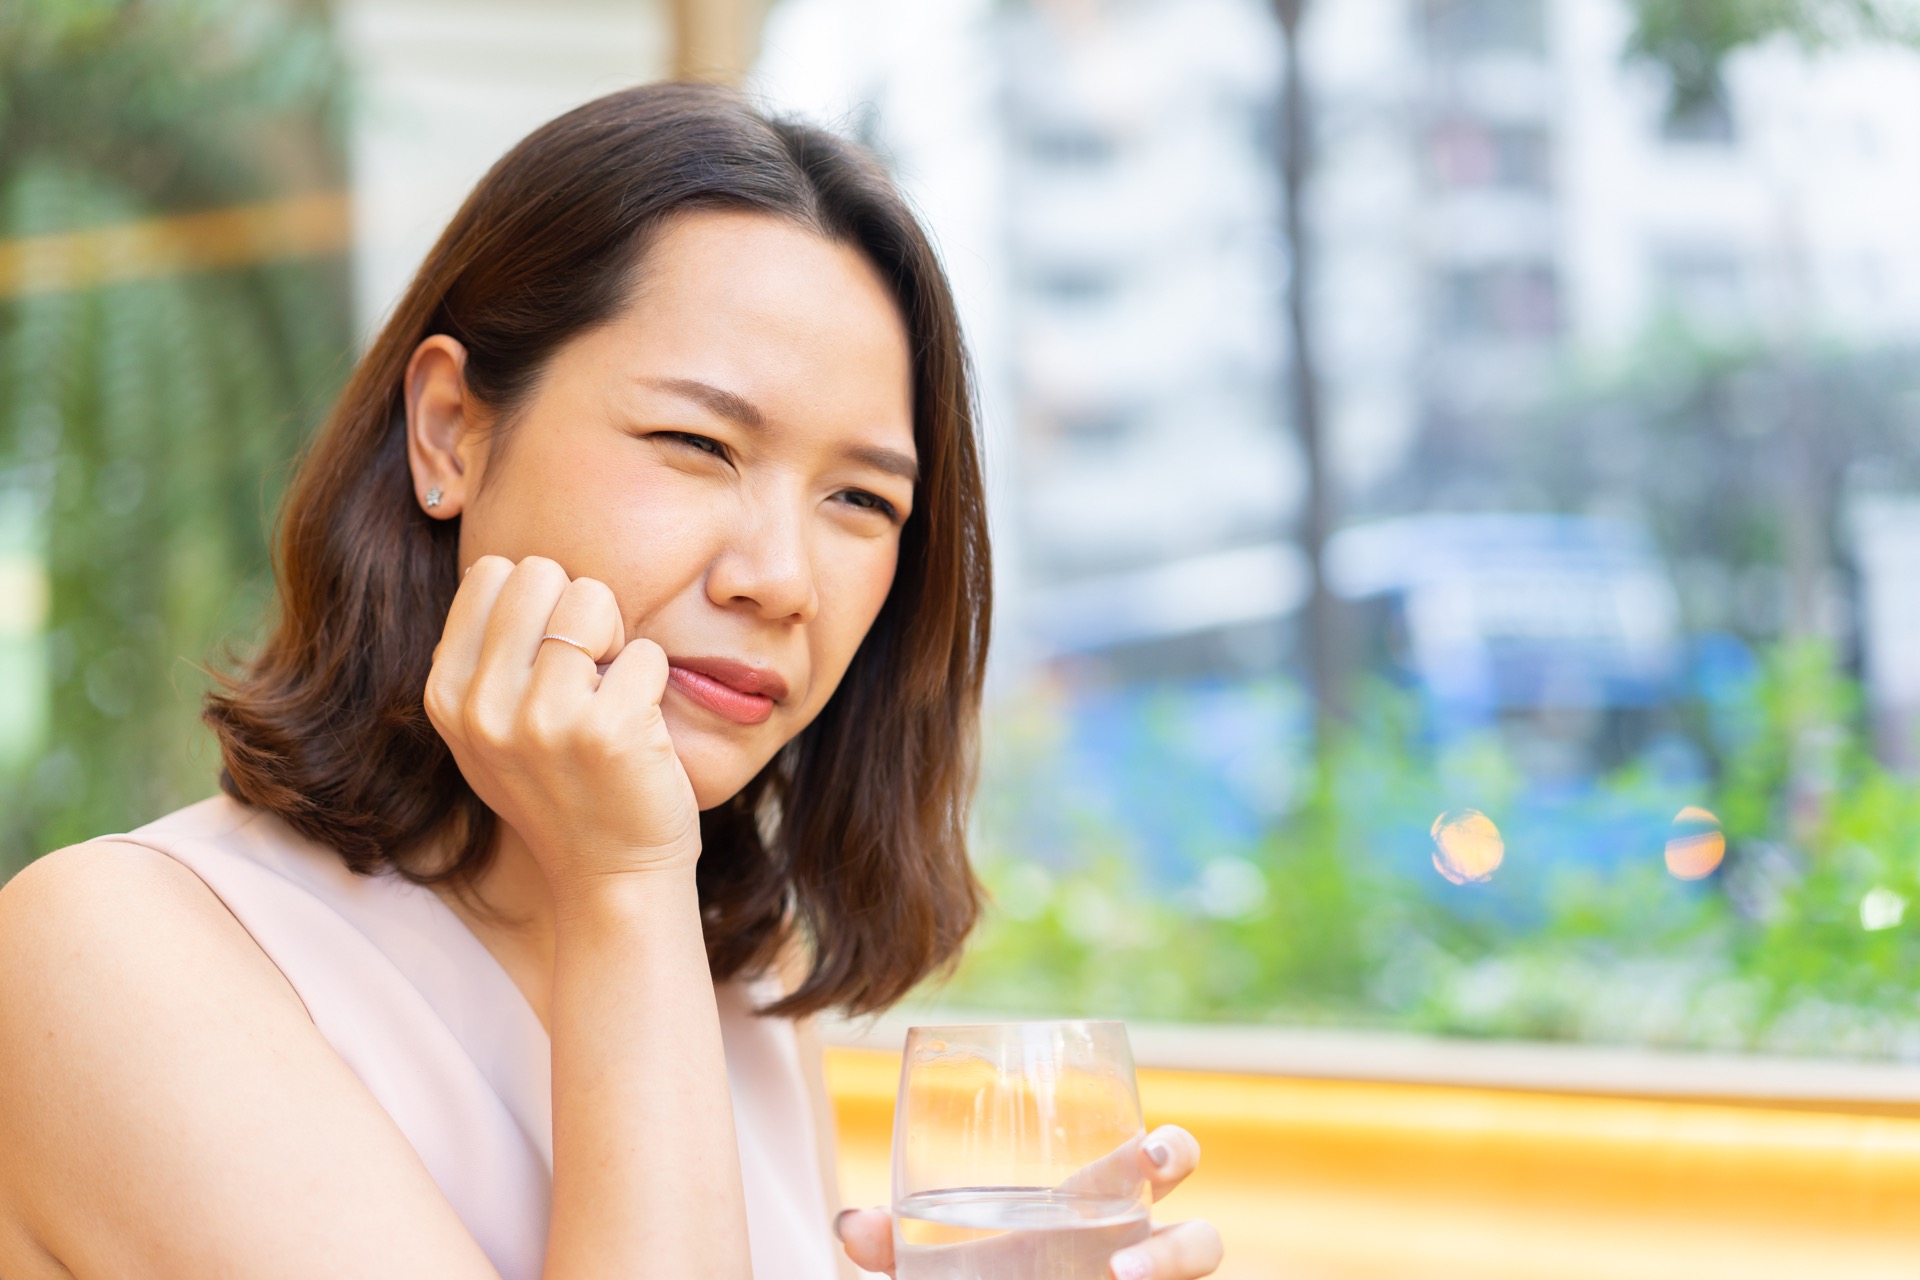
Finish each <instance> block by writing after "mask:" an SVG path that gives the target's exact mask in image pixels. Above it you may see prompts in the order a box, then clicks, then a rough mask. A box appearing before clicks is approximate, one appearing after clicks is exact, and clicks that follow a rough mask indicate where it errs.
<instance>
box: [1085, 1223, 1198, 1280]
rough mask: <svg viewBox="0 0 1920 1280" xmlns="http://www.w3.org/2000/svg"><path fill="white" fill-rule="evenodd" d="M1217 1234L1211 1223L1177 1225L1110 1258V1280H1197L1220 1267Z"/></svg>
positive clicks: (1165, 1228)
mask: <svg viewBox="0 0 1920 1280" xmlns="http://www.w3.org/2000/svg"><path fill="white" fill-rule="evenodd" d="M1220 1256H1221V1248H1220V1233H1219V1232H1218V1231H1216V1230H1214V1228H1213V1224H1212V1223H1211V1222H1198V1221H1196V1222H1176V1223H1174V1224H1173V1225H1172V1226H1168V1227H1161V1228H1160V1229H1159V1230H1158V1231H1156V1232H1154V1233H1153V1234H1152V1235H1151V1236H1149V1237H1148V1238H1147V1239H1146V1240H1145V1241H1144V1242H1143V1243H1140V1244H1136V1245H1132V1246H1129V1247H1128V1248H1125V1249H1122V1250H1121V1251H1120V1252H1118V1253H1116V1254H1114V1255H1113V1261H1112V1262H1110V1263H1109V1264H1108V1268H1107V1269H1108V1271H1109V1272H1111V1274H1112V1275H1113V1280H1198V1277H1200V1276H1210V1275H1212V1274H1213V1273H1214V1271H1215V1270H1216V1269H1217V1268H1218V1267H1219V1266H1220Z"/></svg>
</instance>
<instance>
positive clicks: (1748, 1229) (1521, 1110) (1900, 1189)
mask: <svg viewBox="0 0 1920 1280" xmlns="http://www.w3.org/2000/svg"><path fill="white" fill-rule="evenodd" d="M827 1080H828V1087H829V1089H830V1090H831V1092H832V1095H833V1099H834V1106H835V1109H836V1112H837V1116H838V1122H839V1136H840V1161H841V1172H842V1179H843V1183H844V1186H845V1190H846V1194H847V1202H848V1203H849V1204H884V1203H885V1202H886V1201H887V1198H888V1193H887V1162H888V1146H889V1142H890V1134H891V1129H892V1123H893V1097H894V1090H895V1087H896V1085H897V1083H898V1081H899V1057H898V1055H897V1054H893V1053H887V1052H881V1051H875V1050H869V1049H853V1048H833V1049H829V1050H828V1054H827ZM1140 1092H1141V1099H1142V1102H1143V1104H1144V1106H1145V1108H1146V1112H1147V1123H1148V1125H1149V1126H1152V1125H1154V1124H1160V1123H1166V1122H1175V1123H1179V1124H1182V1125H1184V1126H1186V1127H1187V1128H1188V1129H1191V1130H1192V1131H1193V1133H1194V1134H1195V1135H1196V1136H1197V1137H1198V1138H1199V1139H1200V1143H1201V1146H1202V1147H1203V1149H1204V1151H1205V1160H1204V1164H1203V1166H1202V1168H1201V1171H1200V1172H1199V1173H1198V1174H1196V1175H1195V1176H1194V1178H1193V1179H1191V1180H1190V1182H1189V1183H1188V1185H1186V1186H1185V1187H1183V1188H1182V1189H1181V1190H1180V1191H1179V1192H1177V1193H1176V1194H1175V1195H1174V1196H1173V1197H1171V1198H1170V1199H1169V1200H1168V1201H1167V1202H1166V1203H1165V1204H1164V1205H1163V1206H1162V1212H1161V1215H1160V1216H1161V1217H1163V1218H1181V1217H1206V1218H1209V1219H1211V1220H1212V1221H1213V1222H1214V1223H1216V1224H1217V1225H1218V1226H1219V1228H1220V1231H1221V1233H1222V1235H1223V1236H1224V1237H1225V1238H1226V1241H1227V1256H1228V1262H1227V1265H1226V1266H1225V1267H1224V1268H1223V1269H1222V1271H1221V1272H1220V1274H1221V1276H1223V1277H1225V1278H1226V1280H1267V1278H1268V1277H1272V1278H1273V1280H1361V1278H1363V1277H1364V1278H1366V1280H1375V1278H1379V1280H1386V1278H1388V1277H1391V1278H1392V1280H1519V1278H1521V1277H1525V1278H1526V1280H1603V1278H1604V1280H1663V1278H1665V1277H1686V1278H1687V1280H1717V1278H1718V1277H1729V1278H1738V1280H1773V1278H1775V1277H1778V1278H1779V1280H1789V1278H1791V1280H1828V1278H1832V1280H1867V1278H1868V1277H1902V1278H1903V1280H1915V1278H1920V1118H1916V1117H1914V1116H1912V1115H1908V1114H1871V1113H1870V1111H1871V1108H1862V1109H1861V1110H1860V1111H1857V1112H1847V1111H1834V1110H1818V1109H1810V1108H1799V1109H1796V1108H1790V1107H1786V1106H1772V1105H1756V1104H1751V1103H1716V1102H1706V1101H1665V1100H1646V1099H1632V1098H1618V1097H1598V1096H1582V1095H1577V1094H1554V1093H1529V1092H1522V1091H1517V1090H1502V1089H1475V1088H1454V1087H1440V1086H1433V1085H1409V1084H1393V1083H1371V1082H1370V1083H1354V1082H1344V1081H1330V1080H1305V1079H1293V1078H1287V1077H1279V1076H1254V1075H1227V1074H1213V1073H1207V1072H1197V1071H1169V1070H1161V1069H1152V1068H1147V1069H1142V1070H1141V1072H1140ZM1882 1110H1884V1111H1887V1112H1898V1111H1900V1110H1902V1109H1901V1108H1898V1107H1887V1108H1882Z"/></svg>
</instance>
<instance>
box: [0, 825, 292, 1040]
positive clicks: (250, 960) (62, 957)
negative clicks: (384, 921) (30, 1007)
mask: <svg viewBox="0 0 1920 1280" xmlns="http://www.w3.org/2000/svg"><path fill="white" fill-rule="evenodd" d="M156 948H158V949H159V950H160V952H162V953H163V954H155V950H154V949H156ZM175 951H185V952H188V953H196V952H205V953H207V954H208V955H210V956H217V957H218V958H219V959H221V960H223V961H227V962H229V963H231V962H235V961H238V962H239V965H238V968H239V969H240V970H241V971H242V973H245V972H246V971H248V970H251V971H252V976H254V977H265V976H267V975H269V974H270V975H271V976H272V977H273V978H275V979H278V983H277V985H278V989H279V991H280V992H281V993H282V994H283V996H284V998H286V999H288V1000H292V1001H293V1002H294V1003H295V1005H296V1006H297V1005H298V997H297V996H295V995H294V993H293V989H292V988H291V987H289V986H287V984H286V981H285V980H284V979H281V978H279V971H278V970H277V969H274V968H273V965H272V962H271V961H269V960H268V959H267V957H266V955H265V953H263V952H262V951H261V950H260V948H259V946H258V945H257V944H255V943H254V941H253V939H252V938H250V937H248V936H247V932H246V930H245V929H243V928H241V926H240V922H239V921H237V920H235V919H234V918H233V916H232V914H231V913H230V912H228V911H227V909H226V907H225V906H224V905H222V903H221V902H220V900H219V899H218V898H217V897H215V896H214V894H213V891H212V890H211V889H209V888H207V886H206V884H205V883H204V882H203V881H202V880H201V879H200V877H199V876H197V875H195V874H194V873H193V872H192V870H190V869H189V868H187V867H185V866H183V865H181V864H180V863H179V862H177V861H175V860H174V859H172V858H170V857H168V856H167V855H166V854H164V853H161V852H160V851H159V850H157V849H150V848H148V847H146V846H145V845H139V844H132V843H129V842H127V841H122V840H93V841H89V842H87V843H86V844H79V845H73V846H71V847H70V848H66V849H61V850H59V851H57V852H54V853H50V854H48V855H47V856H46V857H44V858H41V859H39V860H38V861H36V862H34V863H32V864H30V865H29V866H28V867H27V868H26V869H25V870H24V871H22V872H20V874H18V875H16V876H15V877H14V878H13V879H12V880H11V881H9V882H8V883H7V884H6V885H5V887H3V888H0V958H4V959H3V960H0V995H5V994H9V987H10V986H11V987H12V988H14V990H12V991H11V992H10V994H11V995H13V996H15V997H19V998H28V997H31V996H34V995H36V994H37V995H38V996H40V997H42V998H45V997H57V996H59V995H61V994H62V993H64V994H66V995H68V996H74V995H81V994H87V993H86V992H85V990H84V987H85V984H86V983H87V982H89V981H91V980H95V979H98V978H101V977H107V976H117V975H118V974H119V972H120V971H121V970H123V969H124V967H125V966H126V965H128V964H129V963H132V964H135V965H139V966H141V967H149V966H152V965H153V964H155V963H156V962H158V961H162V960H164V959H166V958H167V954H165V953H172V952H175ZM183 958H184V957H183ZM226 967H227V966H226V965H223V966H222V968H223V969H225V968H226ZM50 969H52V970H56V971H57V972H58V974H59V981H58V983H56V984H55V989H53V990H48V989H46V988H44V987H41V986H40V985H39V984H38V983H35V982H34V981H33V978H34V975H35V974H36V973H38V974H42V975H45V974H46V973H48V972H49V970H50ZM235 976H236V977H238V976H241V975H240V974H236V975H235ZM268 985H269V987H272V986H273V985H274V984H273V983H269V984H268ZM21 988H24V989H21ZM53 1003H54V1005H56V1006H58V1005H70V1004H74V1003H76V1002H74V1001H72V1000H59V999H55V1000H54V1001H53ZM85 1003H90V1002H85Z"/></svg>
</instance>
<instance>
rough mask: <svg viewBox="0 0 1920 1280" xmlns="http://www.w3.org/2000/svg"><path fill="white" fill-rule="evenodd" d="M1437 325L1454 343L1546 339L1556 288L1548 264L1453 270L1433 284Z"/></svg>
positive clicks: (1556, 317) (1554, 317)
mask: <svg viewBox="0 0 1920 1280" xmlns="http://www.w3.org/2000/svg"><path fill="white" fill-rule="evenodd" d="M1438 293H1439V299H1438V301H1439V311H1440V323H1441V325H1442V326H1443V328H1444V329H1445V330H1446V332H1447V333H1448V334H1449V335H1450V336H1452V337H1456V338H1521V339H1527V338H1550V337H1553V336H1554V335H1555V334H1557V333H1558V332H1559V331H1560V285H1559V280H1558V277H1557V276H1556V275H1555V273H1554V270H1553V267H1552V265H1551V264H1549V263H1544V262H1535V263H1494V264H1488V265H1485V266H1473V267H1457V268H1453V269H1451V270H1447V271H1444V272H1442V273H1441V274H1440V278H1439V289H1438Z"/></svg>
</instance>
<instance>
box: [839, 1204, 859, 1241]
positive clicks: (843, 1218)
mask: <svg viewBox="0 0 1920 1280" xmlns="http://www.w3.org/2000/svg"><path fill="white" fill-rule="evenodd" d="M858 1212H860V1211H859V1210H858V1209H842V1210H841V1211H840V1212H838V1213H836V1214H834V1215H833V1238H834V1239H835V1240H838V1241H839V1242H840V1243H841V1244H845V1243H846V1242H847V1238H846V1237H845V1236H843V1235H841V1234H840V1226H841V1224H842V1223H844V1222H845V1221H846V1220H847V1215H848V1214H850V1213H858Z"/></svg>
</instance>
